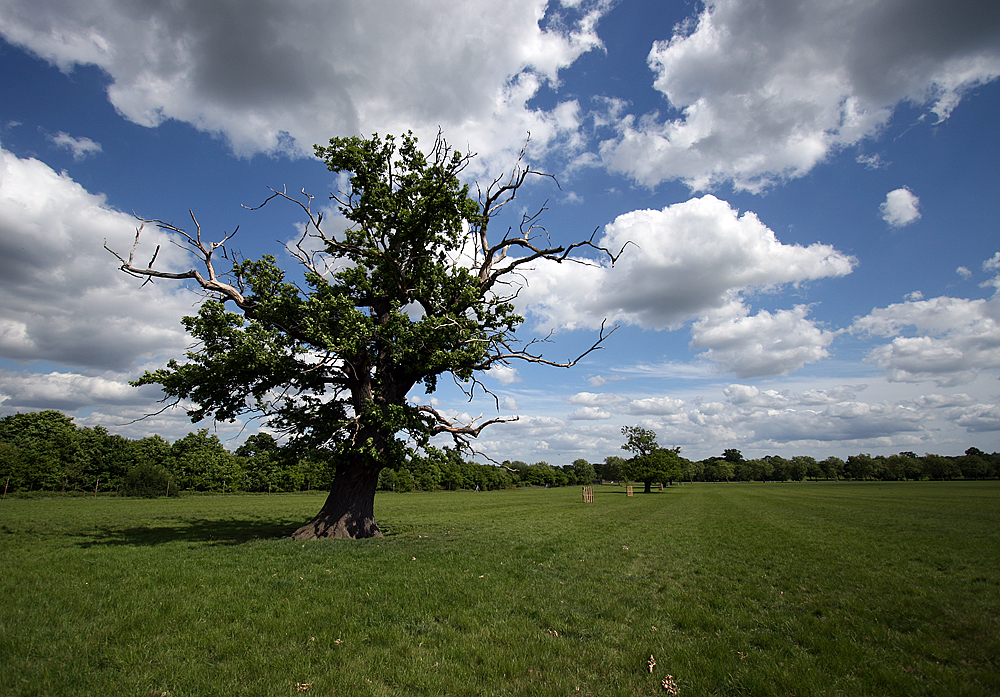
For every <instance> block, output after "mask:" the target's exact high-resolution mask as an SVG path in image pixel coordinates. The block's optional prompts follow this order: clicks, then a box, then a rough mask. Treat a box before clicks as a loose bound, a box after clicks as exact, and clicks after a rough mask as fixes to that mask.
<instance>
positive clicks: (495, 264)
mask: <svg viewBox="0 0 1000 697" xmlns="http://www.w3.org/2000/svg"><path fill="white" fill-rule="evenodd" d="M316 155H317V156H318V157H319V158H321V159H322V160H323V161H324V162H325V163H326V165H327V167H328V169H329V170H331V171H333V172H337V173H347V174H348V175H349V179H348V181H349V186H348V188H347V190H346V191H340V192H335V193H333V194H332V195H331V199H332V200H333V201H334V202H335V203H336V205H337V207H338V210H339V211H340V213H341V215H342V216H343V217H344V218H345V219H346V220H347V221H348V222H349V225H348V227H347V228H346V229H344V230H336V231H327V230H325V229H324V227H323V215H322V213H317V212H315V211H314V210H313V208H312V197H311V196H309V195H307V194H305V193H303V194H302V196H301V197H293V196H290V195H288V194H287V193H286V192H285V191H284V190H282V191H278V190H272V195H271V196H270V197H268V198H267V199H266V200H265V201H264V204H261V205H265V204H267V203H268V202H270V201H272V200H274V199H284V200H286V201H290V202H292V203H294V204H295V205H297V206H298V207H299V208H300V209H301V212H302V213H304V214H305V217H306V225H305V228H304V232H303V235H302V238H301V239H300V240H298V242H297V243H296V244H294V245H291V246H290V251H291V253H292V254H293V256H294V257H295V258H296V259H297V261H298V263H299V264H300V265H301V267H302V268H301V271H302V272H304V280H303V281H302V282H301V283H300V282H298V281H297V278H294V277H293V278H289V277H288V276H287V274H286V271H285V270H283V269H282V268H280V267H279V265H278V263H277V262H276V260H275V258H274V257H273V256H264V257H262V258H261V259H258V260H245V259H237V260H236V261H235V262H233V263H231V265H230V266H229V268H228V269H226V270H225V271H223V272H220V271H219V269H217V268H216V264H217V263H218V256H220V254H218V253H217V252H219V250H221V254H222V255H224V257H225V258H227V259H232V257H233V255H232V254H231V253H229V254H227V253H226V252H227V250H226V246H225V245H226V243H227V242H228V241H229V239H230V238H231V235H227V236H224V237H223V239H222V240H221V241H218V242H207V241H206V240H205V239H203V236H202V231H201V228H200V226H199V225H198V224H197V220H196V219H195V217H194V215H193V214H192V220H193V221H194V223H195V229H194V231H186V230H184V229H181V228H179V227H176V226H174V225H171V224H168V223H165V222H163V221H160V220H144V221H143V225H147V224H151V225H157V226H159V227H161V228H163V229H166V230H168V231H170V232H173V233H175V234H178V235H180V236H182V237H183V239H184V240H186V242H187V243H188V245H189V247H190V249H191V251H192V252H193V253H194V255H195V256H196V257H197V258H198V259H199V260H200V264H201V266H202V268H201V269H197V268H196V269H192V270H190V271H187V272H182V273H174V272H166V271H161V270H158V269H154V268H153V261H151V262H150V263H149V264H147V265H146V266H141V265H138V264H137V263H136V261H135V255H136V251H137V248H138V245H139V242H140V241H141V235H142V229H143V226H142V225H141V226H140V228H139V230H138V231H137V235H136V241H135V244H134V245H133V248H132V250H131V251H130V252H129V253H128V255H127V257H125V256H122V255H117V256H118V258H119V260H120V261H121V269H122V270H123V271H125V272H126V273H130V274H133V275H136V276H139V277H142V278H144V279H155V278H170V279H192V280H194V281H195V282H196V283H197V284H198V285H199V286H200V288H201V289H202V290H203V291H205V292H206V293H207V295H208V298H207V299H206V300H205V301H204V302H203V303H202V304H201V306H200V309H199V311H198V314H197V316H194V317H185V318H183V323H184V326H185V328H186V329H187V331H188V332H189V333H190V334H191V335H192V336H193V337H194V338H195V339H197V342H198V343H197V344H196V348H195V349H192V350H191V351H189V352H188V354H187V360H186V361H183V362H182V361H177V360H171V361H170V362H169V363H168V364H167V366H166V367H165V368H161V369H159V370H155V371H151V372H147V373H146V374H145V375H143V376H142V377H141V378H139V379H138V380H137V381H136V382H135V384H137V385H146V384H158V385H160V386H161V388H162V389H163V391H164V393H165V394H166V395H167V396H168V398H173V399H174V400H176V401H184V402H185V403H186V404H190V405H191V406H190V407H189V414H190V416H191V418H192V419H193V420H194V421H200V420H202V419H206V418H214V419H221V420H236V419H239V418H243V417H246V416H256V415H262V416H263V417H264V418H265V419H266V421H267V423H268V424H269V425H270V426H271V427H273V428H275V429H277V430H279V431H281V432H282V433H283V434H285V435H286V436H287V437H288V438H289V439H290V441H291V442H292V443H293V444H297V445H300V446H302V447H309V448H313V449H319V450H322V451H325V452H327V453H329V457H330V462H331V465H332V466H333V467H334V468H335V476H334V480H333V484H332V487H331V491H330V496H329V498H328V499H327V502H326V504H324V507H323V509H322V510H321V511H320V513H319V514H318V515H317V516H316V518H314V519H313V521H311V522H310V523H309V524H307V525H305V526H303V527H302V528H300V529H299V530H298V531H297V532H296V533H295V535H296V536H297V537H300V538H312V537H330V536H332V537H369V536H377V535H379V534H380V532H379V529H378V526H377V524H376V523H375V519H374V513H373V500H374V492H375V488H376V484H377V480H378V475H379V472H380V471H381V470H382V469H384V468H387V467H388V468H396V467H399V466H400V465H401V464H402V463H403V462H404V461H405V459H406V457H407V456H408V454H409V451H410V450H411V449H412V448H413V447H418V448H419V447H422V446H425V445H426V444H427V443H428V440H429V439H430V438H431V437H433V436H435V435H439V434H450V435H451V436H452V437H453V438H454V439H455V442H456V444H457V445H462V446H468V445H469V442H470V439H472V438H475V437H477V436H478V435H479V433H480V432H481V430H482V429H483V428H484V427H486V426H488V425H491V424H495V423H498V422H502V421H504V420H506V419H504V418H501V417H497V418H493V419H488V420H485V421H474V422H472V423H457V422H455V421H453V420H451V419H449V418H447V417H446V416H445V415H444V414H443V413H442V412H440V411H438V410H437V409H436V408H434V407H433V406H432V405H430V404H421V403H417V402H415V401H413V400H412V399H411V396H412V395H411V391H412V390H413V389H414V387H421V388H422V389H423V391H424V392H425V393H427V394H429V393H432V392H434V390H435V389H436V387H437V383H438V379H439V378H440V376H442V375H451V376H453V377H454V379H455V381H456V382H457V383H459V384H460V385H462V386H463V388H464V389H465V390H466V392H467V394H468V395H469V396H470V398H471V397H472V396H473V394H474V393H475V392H476V391H477V390H478V391H480V392H481V391H483V390H484V389H485V388H484V387H483V385H482V383H481V382H480V381H479V380H478V378H477V374H478V373H479V372H480V371H485V370H488V369H490V368H491V367H494V366H496V365H500V364H507V363H509V362H511V361H514V360H521V361H529V362H534V363H544V364H547V365H553V366H562V367H569V366H572V365H573V364H575V363H576V362H577V361H578V360H579V359H580V358H582V356H579V357H577V358H576V359H573V360H569V361H566V362H561V363H559V362H554V361H550V360H548V359H546V358H544V357H543V356H542V355H541V354H540V353H539V352H538V351H537V348H538V346H539V344H538V342H537V341H535V340H529V341H526V342H522V341H519V340H518V338H517V337H516V336H515V330H516V329H517V328H518V326H519V325H520V324H521V323H522V322H523V318H522V317H521V316H519V315H518V314H517V312H516V311H515V308H514V305H513V300H514V298H515V296H516V294H517V292H518V289H519V288H520V286H521V285H522V284H523V275H522V274H520V273H519V271H520V270H522V269H523V268H524V267H525V265H526V264H530V263H532V262H536V261H539V260H550V261H555V262H577V263H593V261H591V260H588V259H586V258H584V257H582V256H580V255H579V252H581V251H585V250H588V249H589V250H590V251H591V252H593V253H596V254H599V255H604V256H605V257H606V258H607V257H610V258H611V261H612V262H613V261H614V257H613V256H612V255H611V253H610V252H609V251H608V250H605V249H602V248H600V247H597V246H596V245H594V244H593V242H592V241H591V239H584V240H582V241H579V242H575V243H572V244H553V243H552V242H551V241H550V238H549V237H548V235H547V233H546V232H545V230H544V228H542V227H541V226H540V225H539V224H538V215H537V214H536V215H528V216H524V217H523V218H522V220H521V222H520V225H519V226H516V227H508V229H507V230H506V231H504V232H502V233H501V234H499V235H494V234H493V231H492V230H491V229H490V223H491V221H492V220H493V219H494V218H495V217H496V216H497V215H498V214H499V213H500V211H501V210H502V209H503V208H504V206H506V205H507V204H508V203H509V202H511V201H512V200H514V198H515V195H516V194H517V193H518V191H519V190H520V189H521V188H522V186H523V185H524V183H525V181H526V179H527V178H528V177H530V176H547V175H541V173H539V172H536V171H534V170H532V169H531V168H530V167H529V166H528V165H526V164H525V163H524V152H523V151H522V154H521V158H519V159H518V161H517V163H516V164H515V166H514V167H513V169H512V171H511V172H510V173H509V174H508V175H505V176H503V177H499V178H497V179H494V180H493V181H492V182H491V183H489V185H487V186H486V187H485V188H483V187H478V189H477V193H478V196H477V197H475V198H473V197H472V196H471V195H470V189H469V186H468V185H467V184H463V183H462V181H461V175H462V172H463V171H464V170H465V168H466V167H467V165H468V164H469V162H470V160H471V159H472V157H473V155H471V154H466V153H462V152H460V151H457V150H454V149H453V148H451V147H450V146H449V145H448V144H447V143H446V142H445V140H444V139H443V138H442V137H441V136H440V135H439V136H438V138H437V139H436V140H435V142H434V144H433V146H432V148H431V149H430V151H429V152H428V153H426V154H425V153H423V152H422V151H421V150H420V149H419V148H418V147H417V140H416V138H415V137H413V135H412V134H407V135H404V136H403V137H402V138H400V139H398V140H397V139H396V138H395V137H393V136H384V137H380V136H378V135H374V136H372V137H371V138H359V137H349V138H333V139H331V140H330V143H329V145H328V146H316ZM539 212H540V211H539ZM155 256H156V255H155V254H154V255H153V259H154V260H155ZM230 307H231V308H232V309H230ZM611 331H613V330H611ZM609 334H610V331H605V330H604V328H603V327H602V329H601V331H600V333H599V335H598V336H597V338H596V341H595V342H594V344H593V345H592V346H591V348H590V349H588V350H587V351H586V352H584V354H583V355H587V354H588V353H590V352H591V351H593V350H596V349H597V348H599V347H600V345H601V343H602V342H603V341H604V340H605V339H606V338H607V336H608V335H609Z"/></svg>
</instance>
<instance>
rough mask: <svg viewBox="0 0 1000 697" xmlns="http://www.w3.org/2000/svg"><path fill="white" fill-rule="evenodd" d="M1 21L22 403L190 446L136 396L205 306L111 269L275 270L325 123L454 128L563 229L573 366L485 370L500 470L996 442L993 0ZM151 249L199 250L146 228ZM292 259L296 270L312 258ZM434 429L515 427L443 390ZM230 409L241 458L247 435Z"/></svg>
mask: <svg viewBox="0 0 1000 697" xmlns="http://www.w3.org/2000/svg"><path fill="white" fill-rule="evenodd" d="M489 5H490V6H489V7H488V6H487V4H484V3H474V2H467V1H463V0H422V1H421V2H415V1H414V2H410V1H408V0H371V1H369V2H346V1H343V0H307V1H303V2H292V3H289V2H278V0H244V1H243V2H238V3H237V2H215V3H206V2H202V1H201V0H175V1H172V2H166V1H165V0H143V1H142V2H137V1H136V0H30V2H29V1H28V0H0V66H2V70H0V415H4V414H10V413H14V412H18V411H31V410H38V409H60V410H62V411H63V412H65V413H67V414H69V415H72V416H74V417H75V418H76V422H77V423H78V424H79V425H96V424H102V425H104V426H106V427H108V428H109V429H110V430H112V431H114V432H119V433H122V434H124V435H127V436H130V437H140V436H143V435H148V434H150V433H160V434H161V435H163V436H164V437H166V438H168V439H174V438H177V437H180V436H182V435H183V434H184V433H187V432H188V431H189V430H191V429H192V428H193V426H192V425H191V424H190V423H189V422H188V421H187V420H186V417H185V415H184V413H183V411H179V410H178V411H172V412H166V413H164V414H160V415H158V416H155V417H152V418H149V419H145V420H142V421H135V419H136V418H137V417H139V416H141V415H142V414H144V413H147V412H150V411H153V410H155V409H156V408H157V399H158V398H159V394H158V392H157V391H156V390H155V389H152V388H144V389H141V390H137V389H134V388H131V387H129V386H128V384H127V381H128V380H129V379H130V378H134V377H135V376H137V375H138V374H140V373H141V371H142V370H143V369H145V368H150V367H157V366H160V365H162V364H163V363H164V362H165V361H166V360H167V359H168V358H170V357H171V356H179V355H181V354H182V353H183V351H184V349H185V347H186V346H187V344H188V340H187V339H186V337H185V335H184V333H183V330H182V328H181V327H180V324H179V318H180V317H181V316H182V315H185V314H193V313H194V311H195V307H196V305H197V303H198V301H199V296H197V295H196V294H195V293H193V292H191V290H190V289H187V288H184V287H181V286H178V285H171V284H170V283H156V284H153V285H146V286H145V287H140V285H141V284H140V283H139V282H138V281H136V280H135V279H131V278H128V277H126V276H124V275H122V274H120V273H119V272H117V271H116V268H115V260H114V258H113V257H112V256H111V255H110V254H108V253H107V252H106V251H105V250H104V249H103V244H104V242H105V240H107V243H108V245H109V246H111V247H112V248H116V249H122V250H124V249H127V248H128V246H129V245H130V241H131V238H132V236H133V235H134V231H135V230H134V228H135V226H134V219H133V217H132V212H133V211H134V212H136V213H137V214H139V215H141V216H145V217H150V218H160V219H163V220H167V221H170V222H173V223H175V224H177V225H180V226H182V227H190V217H189V213H188V210H189V209H191V210H193V211H194V213H195V215H196V216H197V218H198V220H199V222H200V223H201V225H202V228H203V230H204V232H205V234H206V235H209V236H213V237H214V236H221V235H222V234H224V233H225V232H227V231H231V230H233V229H234V228H235V227H236V226H237V225H239V226H240V232H239V235H238V237H237V241H238V245H237V246H239V247H240V249H241V251H242V253H243V254H244V255H245V256H255V255H260V254H264V253H275V254H278V255H279V256H280V255H282V254H283V252H282V244H283V243H285V242H286V241H288V240H289V239H290V238H292V237H293V235H294V234H295V230H296V225H297V224H298V223H299V222H300V218H299V217H298V216H297V215H296V211H295V209H293V208H292V207H290V206H289V207H284V208H282V207H281V206H268V207H267V208H265V209H264V210H263V211H258V212H250V211H248V210H246V209H245V208H243V207H242V206H243V205H244V204H245V205H254V204H257V203H259V202H260V201H261V200H263V198H264V197H265V196H266V195H267V193H268V191H267V187H281V186H287V187H288V188H289V189H290V190H292V191H298V190H301V189H303V188H305V189H306V190H307V191H309V192H310V193H312V194H314V195H316V196H317V200H318V201H319V200H324V196H325V194H326V193H328V192H329V191H331V190H333V189H335V188H336V186H337V185H336V181H334V179H333V178H332V176H331V174H330V173H329V172H327V171H326V170H325V169H324V167H323V166H322V164H321V163H319V162H318V161H316V160H315V159H313V158H312V157H311V155H310V153H311V151H312V145H313V144H314V143H325V142H326V141H327V140H328V139H329V138H330V137H331V136H337V135H351V134H359V135H362V134H365V135H367V134H371V133H373V132H379V133H400V132H402V131H405V130H407V129H412V130H413V131H414V132H415V133H416V134H417V135H418V136H420V137H422V139H423V141H424V142H427V141H428V140H429V139H430V138H432V137H433V135H434V133H435V132H436V131H437V129H438V128H441V129H442V130H443V131H444V134H445V136H446V137H447V138H448V139H449V140H450V141H451V142H452V143H453V144H455V145H457V146H459V147H461V148H463V149H470V150H472V151H474V152H476V153H478V157H477V159H476V164H475V167H474V168H473V169H472V170H471V171H470V174H471V175H472V176H474V177H479V178H480V179H484V178H486V177H491V176H493V175H495V174H497V173H500V172H502V171H503V170H504V168H506V167H509V166H510V165H511V164H512V162H513V158H514V157H515V156H516V153H517V152H518V151H519V149H520V148H521V146H522V145H523V144H524V141H525V139H526V137H527V134H528V133H530V136H531V137H530V146H529V159H530V162H531V164H532V165H533V166H534V167H535V168H536V169H542V170H545V171H547V172H551V173H553V174H554V175H556V177H557V178H558V182H559V185H560V186H558V187H557V186H556V185H555V184H554V183H553V182H552V181H550V180H540V181H538V182H537V183H535V184H533V185H532V186H531V187H530V189H529V190H528V191H526V192H525V196H524V205H525V210H527V209H529V208H530V209H532V211H533V210H534V208H536V207H538V206H541V205H542V204H543V203H545V202H546V201H547V207H548V210H547V211H546V212H545V218H544V222H545V224H546V227H547V228H548V229H549V231H550V233H551V234H552V236H553V238H554V239H555V240H556V241H562V242H568V241H573V240H576V239H579V238H582V237H587V236H589V235H590V234H591V232H593V231H594V230H595V229H596V230H597V238H598V239H599V240H600V241H602V243H604V244H606V245H608V246H610V247H614V248H620V247H621V246H622V245H623V244H624V243H625V242H626V241H629V242H631V243H632V244H630V245H629V246H628V248H627V250H626V252H625V254H623V255H622V257H621V259H620V260H619V262H618V264H616V265H615V266H614V267H613V268H610V267H608V266H607V265H604V264H596V265H593V266H588V267H581V266H576V265H562V266H556V265H553V266H551V267H550V266H546V265H540V266H538V267H536V268H535V269H533V271H532V272H531V273H530V274H529V277H528V280H529V287H528V288H527V289H526V291H525V292H524V293H522V295H521V297H520V301H521V303H522V309H523V310H524V312H525V313H526V316H527V322H526V324H525V325H524V327H523V330H522V334H523V335H524V336H525V337H526V338H528V337H530V336H533V335H545V334H546V333H548V332H549V331H552V332H554V333H553V336H552V341H551V343H550V344H549V345H548V354H547V355H548V356H549V357H550V358H552V359H554V360H566V359H568V358H571V357H572V356H573V355H575V352H577V351H579V350H581V349H582V348H583V347H586V346H588V345H589V344H590V343H591V342H592V341H593V339H594V336H595V332H596V331H597V328H598V327H600V325H601V322H602V321H605V320H607V321H608V322H609V323H611V324H618V325H620V327H621V328H620V329H619V330H618V331H617V332H616V333H615V334H614V335H613V336H612V337H611V339H609V341H608V342H607V346H606V348H605V349H604V350H603V351H600V352H597V353H595V354H592V355H590V356H589V357H588V358H587V359H586V360H584V361H583V362H581V364H579V365H578V366H577V367H576V368H574V369H572V370H568V371H567V370H560V369H543V368H541V367H538V366H532V365H514V366H512V367H511V369H507V370H497V371H493V373H491V374H490V375H487V376H486V377H485V378H484V382H485V383H486V384H487V385H488V386H489V387H490V388H491V389H493V390H494V391H495V393H496V394H497V395H498V397H499V400H500V404H501V410H500V411H501V413H502V414H504V415H514V414H517V415H519V417H520V419H519V421H518V422H516V423H513V424H509V425H504V426H496V427H493V428H492V429H491V430H489V431H487V432H484V434H483V436H482V437H481V439H480V447H481V448H482V449H483V450H484V451H485V452H486V453H488V454H489V455H491V456H493V457H495V458H498V459H508V458H509V459H523V460H526V461H529V462H535V461H539V460H545V461H548V462H550V463H553V464H563V463H568V462H571V461H573V460H574V459H576V458H580V457H582V458H586V459H589V460H591V461H597V460H603V459H604V458H605V457H606V456H608V455H615V454H623V452H622V451H621V450H620V446H621V444H622V440H623V439H622V436H621V432H620V431H621V427H622V426H623V425H642V426H645V427H647V428H652V429H653V430H655V431H656V432H657V433H658V434H659V437H660V442H661V443H662V444H663V445H666V446H675V445H678V446H681V448H682V452H683V454H685V455H687V456H688V457H692V458H704V457H707V456H710V455H716V454H720V453H721V452H722V451H723V450H724V449H726V448H739V449H740V450H742V451H743V453H744V454H746V455H747V456H761V455H765V454H781V455H786V456H790V455H796V454H808V455H814V456H816V457H820V458H822V457H826V456H828V455H840V456H846V455H849V454H854V453H859V452H868V453H873V454H878V453H885V454H888V453H895V452H899V451H901V450H912V451H916V452H918V453H924V452H936V453H942V454H959V453H961V452H963V451H964V450H965V449H966V448H968V447H970V446H976V447H979V448H981V449H983V450H986V451H989V452H992V451H996V450H998V449H1000V447H998V441H1000V382H998V377H1000V234H998V233H1000V225H998V223H997V220H996V216H997V211H996V209H997V204H996V202H997V200H998V199H997V191H1000V164H998V163H1000V118H998V117H997V114H1000V79H998V78H1000V5H998V4H997V3H996V2H995V0H952V1H951V2H947V3H943V2H940V1H939V0H717V1H716V2H707V3H702V2H697V1H696V0H619V1H614V0H561V1H560V0H552V1H551V2H546V1H545V0H505V1H504V2H502V3H489ZM147 234H148V241H149V243H150V245H151V246H150V251H151V249H152V245H154V244H155V243H156V242H157V239H159V241H160V242H163V243H164V246H163V251H162V252H161V254H160V258H159V259H158V263H162V264H163V265H164V268H167V267H173V268H177V269H181V268H186V267H187V266H188V265H189V264H190V262H189V260H187V259H185V257H184V255H183V253H182V252H181V251H180V250H179V249H177V248H175V247H174V246H172V245H170V244H169V240H168V239H167V237H166V236H165V235H163V234H159V235H158V238H157V235H156V234H154V233H153V232H152V231H149V232H148V233H147ZM286 258H287V257H286ZM433 397H434V399H435V400H437V401H436V404H437V406H438V407H439V408H440V409H444V410H448V411H450V412H452V413H457V414H463V415H468V416H471V417H476V416H479V415H480V414H484V415H486V416H493V415H495V414H496V408H495V406H494V404H493V402H492V401H491V400H483V401H476V402H473V403H471V404H470V403H467V402H466V401H465V400H464V398H463V397H462V395H461V393H459V392H458V391H457V390H455V389H452V388H442V389H441V390H440V391H439V392H438V393H436V394H435V395H434V396H433ZM241 427H242V425H241V424H236V425H230V424H219V425H218V429H219V433H220V436H222V437H223V438H232V439H233V440H231V441H230V444H231V445H235V444H236V443H238V442H239V439H240V438H242V437H245V436H246V435H247V433H249V432H252V430H253V429H254V428H255V426H254V425H252V424H251V425H250V426H249V428H248V429H242V428H241Z"/></svg>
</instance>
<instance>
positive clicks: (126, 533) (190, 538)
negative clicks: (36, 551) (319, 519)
mask: <svg viewBox="0 0 1000 697" xmlns="http://www.w3.org/2000/svg"><path fill="white" fill-rule="evenodd" d="M302 523H303V521H302V520H299V519H297V518H295V519H293V518H284V519H277V520H276V519H273V518H229V519H227V520H204V519H202V518H190V519H181V520H177V521H175V522H174V523H173V524H165V525H155V524H154V525H139V526H136V527H110V526H105V527H101V528H97V529H95V530H92V531H81V532H80V533H78V535H77V537H79V538H80V540H79V542H77V544H78V545H79V546H81V547H99V546H103V545H132V546H154V545H159V544H165V543H169V542H192V543H201V544H209V545H238V544H243V543H244V542H250V541H252V540H260V539H278V538H282V537H289V536H290V535H291V534H292V533H293V532H295V530H296V529H297V528H298V527H299V526H301V525H302Z"/></svg>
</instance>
